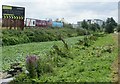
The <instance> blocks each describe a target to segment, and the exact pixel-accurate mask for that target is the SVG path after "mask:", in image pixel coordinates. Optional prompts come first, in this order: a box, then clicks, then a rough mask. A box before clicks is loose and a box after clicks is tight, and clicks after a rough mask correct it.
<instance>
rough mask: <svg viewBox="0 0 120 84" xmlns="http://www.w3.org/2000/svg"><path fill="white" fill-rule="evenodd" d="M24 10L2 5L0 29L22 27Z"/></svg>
mask: <svg viewBox="0 0 120 84" xmlns="http://www.w3.org/2000/svg"><path fill="white" fill-rule="evenodd" d="M24 18H25V8H24V7H15V6H8V5H2V27H24Z"/></svg>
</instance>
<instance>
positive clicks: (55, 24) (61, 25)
mask: <svg viewBox="0 0 120 84" xmlns="http://www.w3.org/2000/svg"><path fill="white" fill-rule="evenodd" d="M52 27H63V23H62V22H52Z"/></svg>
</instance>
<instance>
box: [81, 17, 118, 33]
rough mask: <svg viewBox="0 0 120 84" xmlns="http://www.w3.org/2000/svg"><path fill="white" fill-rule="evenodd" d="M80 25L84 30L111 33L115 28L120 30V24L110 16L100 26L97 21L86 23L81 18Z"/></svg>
mask: <svg viewBox="0 0 120 84" xmlns="http://www.w3.org/2000/svg"><path fill="white" fill-rule="evenodd" d="M81 27H82V28H83V29H86V30H92V31H94V32H95V31H104V32H106V33H113V32H114V31H115V30H116V31H118V32H120V24H117V22H116V21H115V20H114V19H113V17H111V18H107V19H106V21H103V23H102V25H101V26H100V25H99V24H97V23H88V22H87V21H86V20H83V21H82V23H81Z"/></svg>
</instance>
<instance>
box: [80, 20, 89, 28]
mask: <svg viewBox="0 0 120 84" xmlns="http://www.w3.org/2000/svg"><path fill="white" fill-rule="evenodd" d="M81 26H82V28H84V29H88V23H87V22H86V21H85V20H83V21H82V23H81Z"/></svg>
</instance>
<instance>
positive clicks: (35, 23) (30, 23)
mask: <svg viewBox="0 0 120 84" xmlns="http://www.w3.org/2000/svg"><path fill="white" fill-rule="evenodd" d="M25 26H26V27H63V23H62V22H56V21H52V20H48V21H47V20H38V19H32V18H26V21H25Z"/></svg>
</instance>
